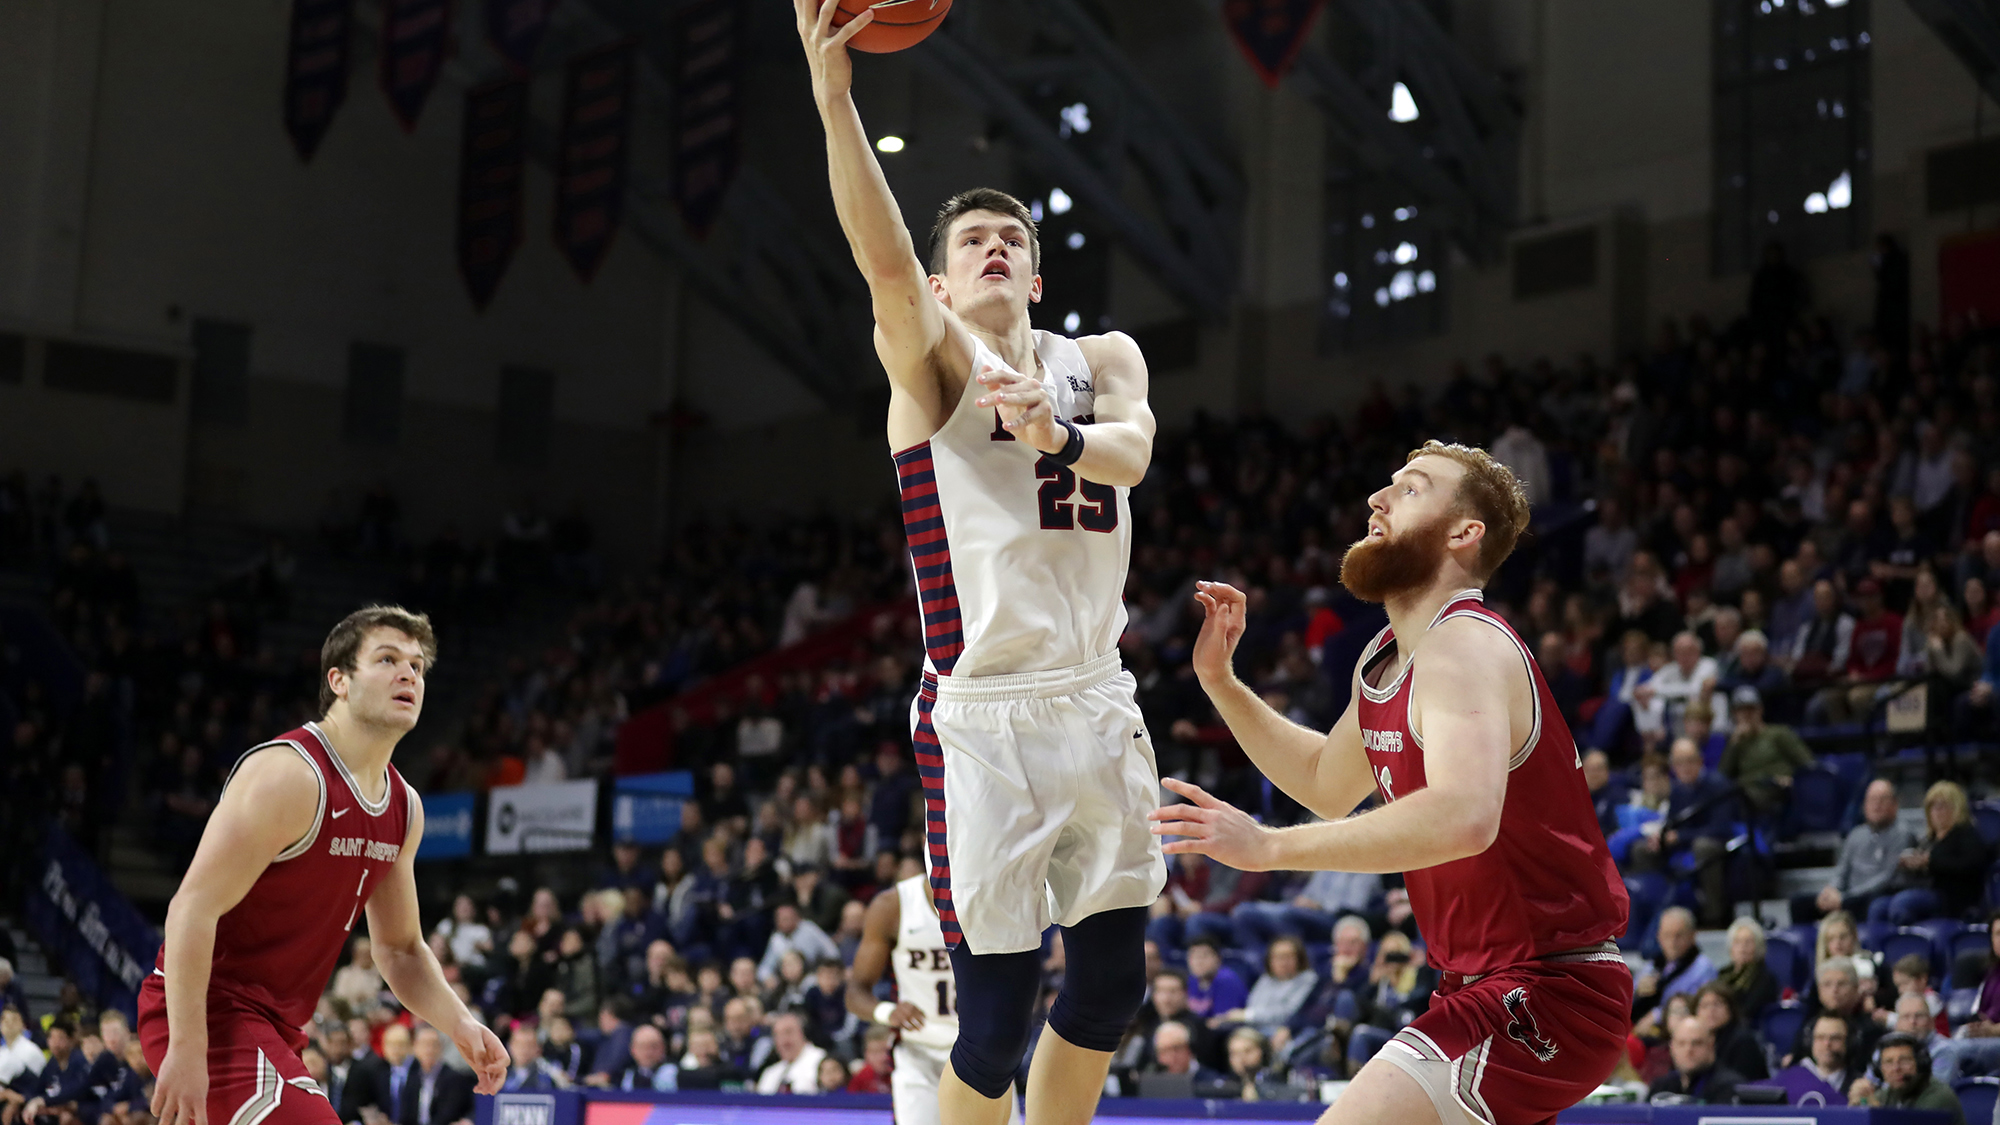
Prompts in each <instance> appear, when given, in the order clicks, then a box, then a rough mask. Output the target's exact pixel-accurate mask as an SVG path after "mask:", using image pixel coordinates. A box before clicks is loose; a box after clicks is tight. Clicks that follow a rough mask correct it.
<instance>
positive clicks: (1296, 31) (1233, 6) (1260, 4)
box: [1222, 0, 1326, 90]
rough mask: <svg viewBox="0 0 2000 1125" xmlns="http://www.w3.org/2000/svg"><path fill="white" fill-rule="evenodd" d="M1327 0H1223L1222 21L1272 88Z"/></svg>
mask: <svg viewBox="0 0 2000 1125" xmlns="http://www.w3.org/2000/svg"><path fill="white" fill-rule="evenodd" d="M1325 6H1326V0H1223V4H1222V22H1223V23H1225V24H1227V25H1229V34H1230V35H1231V36H1232V37H1233V38H1235V40H1236V45H1237V46H1238V47H1241V48H1243V54H1244V57H1246V58H1248V59H1249V60H1250V66H1251V68H1252V69H1254V70H1255V71H1256V72H1257V77H1259V78H1261V79H1263V80H1264V85H1266V86H1269V87H1271V88H1272V89H1274V90H1275V89H1277V88H1278V83H1279V82H1280V81H1282V80H1283V79H1284V77H1285V71H1287V70H1290V69H1291V66H1292V60H1293V59H1294V58H1296V57H1298V53H1299V48H1301V47H1304V46H1305V45H1306V34H1307V33H1308V32H1310V31H1311V30H1312V25H1313V20H1315V19H1317V18H1318V17H1319V10H1320V9H1321V8H1322V7H1325Z"/></svg>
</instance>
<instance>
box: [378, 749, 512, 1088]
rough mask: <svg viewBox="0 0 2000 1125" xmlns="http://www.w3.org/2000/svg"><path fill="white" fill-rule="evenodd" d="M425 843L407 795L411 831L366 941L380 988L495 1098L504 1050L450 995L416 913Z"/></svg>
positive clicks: (417, 803)
mask: <svg viewBox="0 0 2000 1125" xmlns="http://www.w3.org/2000/svg"><path fill="white" fill-rule="evenodd" d="M423 838H424V803H423V802H422V801H421V800H419V799H418V798H417V793H416V790H414V789H412V790H410V827H409V830H408V831H407V832H406V833H405V834H404V839H403V850H402V852H401V853H400V854H398V855H397V856H396V866H394V867H392V868H390V869H389V876H388V878H386V879H384V880H383V881H382V885H381V886H379V887H377V888H376V889H375V893H374V894H371V895H369V896H368V938H369V941H370V943H371V944H372V946H373V948H374V953H375V967H376V968H377V969H378V970H379V971H380V972H381V973H382V981H383V983H385V984H387V985H388V986H389V991H391V992H394V993H395V994H396V999H397V1000H398V1001H399V1002H401V1004H402V1005H403V1007H405V1008H408V1009H409V1010H410V1011H412V1012H414V1013H416V1015H417V1017H418V1018H419V1019H422V1020H423V1021H424V1022H425V1023H428V1024H430V1025H431V1026H432V1027H434V1028H437V1029H438V1030H439V1031H441V1032H444V1033H445V1034H448V1035H450V1036H451V1039H452V1042H453V1043H456V1044H457V1045H458V1049H459V1052H460V1053H461V1054H463V1055H464V1056H465V1061H466V1063H467V1065H469V1066H471V1067H472V1071H473V1074H475V1075H476V1076H477V1077H478V1080H479V1081H478V1085H477V1090H478V1092H479V1093H482V1094H493V1093H498V1092H499V1090H500V1084H501V1083H502V1082H505V1081H506V1080H507V1061H508V1060H507V1049H506V1048H505V1047H503V1046H501V1044H500V1037H499V1036H497V1035H495V1034H493V1032H492V1030H491V1029H489V1028H488V1027H487V1026H486V1025H485V1024H483V1023H480V1022H479V1020H478V1019H477V1018H476V1017H474V1016H473V1014H472V1013H471V1012H470V1011H468V1010H467V1009H466V1007H465V1003H464V1002H463V1001H461V1000H460V999H459V998H458V994H457V993H455V992H453V991H452V990H451V985H450V984H448V983H446V981H445V979H444V970H443V969H442V968H440V967H439V966H438V962H437V956H436V955H435V954H433V953H432V952H431V947H430V946H429V945H427V944H425V942H424V928H423V917H422V915H421V913H420V912H419V910H418V908H417V876H416V863H417V845H418V844H419V843H420V842H422V840H423Z"/></svg>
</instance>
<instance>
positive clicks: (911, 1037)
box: [889, 875, 958, 1050]
mask: <svg viewBox="0 0 2000 1125" xmlns="http://www.w3.org/2000/svg"><path fill="white" fill-rule="evenodd" d="M896 906H897V908H898V909H899V910H900V911H902V914H901V917H902V922H901V924H900V925H898V926H897V927H896V948H895V949H894V950H892V951H891V952H890V954H889V960H890V961H892V962H893V963H894V964H895V966H896V998H897V999H898V1000H907V1001H909V1002H910V1003H912V1004H915V1005H916V1006H917V1007H919V1008H922V1009H923V1012H924V1026H922V1027H920V1028H918V1029H917V1030H915V1031H905V1032H901V1033H900V1034H901V1036H902V1041H903V1042H905V1043H911V1044H915V1045H916V1046H919V1047H938V1048H942V1049H947V1050H948V1049H950V1047H951V1045H952V1044H953V1043H954V1042H956V1041H957V1039H958V993H957V992H956V991H955V990H954V989H953V986H952V979H951V954H950V952H949V951H948V950H946V949H945V944H944V930H943V929H942V928H941V927H940V926H939V925H938V916H937V912H936V911H935V910H932V909H931V885H930V879H929V878H927V877H926V876H923V875H912V876H910V877H909V878H907V879H904V880H902V881H900V882H898V883H897V884H896Z"/></svg>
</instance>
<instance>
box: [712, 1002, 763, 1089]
mask: <svg viewBox="0 0 2000 1125" xmlns="http://www.w3.org/2000/svg"><path fill="white" fill-rule="evenodd" d="M762 1014H763V1013H762V1012H761V1011H760V1010H759V1008H758V1006H757V1001H756V1000H755V999H753V998H751V997H746V996H737V997H734V998H732V999H731V1000H730V1001H729V1002H728V1003H727V1004H724V1005H723V1006H722V1033H721V1034H720V1035H718V1036H717V1037H716V1045H717V1047H718V1049H719V1050H720V1051H721V1052H722V1053H721V1059H722V1061H723V1062H724V1063H727V1064H728V1065H730V1066H733V1067H737V1068H739V1069H743V1070H749V1071H751V1072H753V1073H754V1072H755V1070H756V1064H757V1063H759V1062H762V1061H763V1058H762V1056H764V1055H765V1054H767V1053H769V1050H770V1045H769V1043H768V1042H766V1041H765V1039H764V1036H763V1030H762V1029H761V1028H759V1027H758V1026H757V1020H758V1017H759V1016H761V1015H762Z"/></svg>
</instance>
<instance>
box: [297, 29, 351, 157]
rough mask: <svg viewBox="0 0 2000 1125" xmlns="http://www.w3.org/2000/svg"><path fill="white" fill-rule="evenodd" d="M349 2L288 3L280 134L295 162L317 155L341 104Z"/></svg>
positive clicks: (344, 83) (345, 72) (344, 86)
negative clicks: (287, 48) (295, 152)
mask: <svg viewBox="0 0 2000 1125" xmlns="http://www.w3.org/2000/svg"><path fill="white" fill-rule="evenodd" d="M353 23H354V0H292V34H291V50H290V52H289V54H288V55H287V57H286V59H285V132H286V134H287V135H289V136H290V137H291V138H292V147H293V148H294V149H296V150H298V154H299V159H300V160H311V159H312V158H313V153H315V152H318V151H319V142H320V141H321V140H322V139H324V138H325V136H326V130H327V127H328V126H330V125H332V124H333V115H334V113H335V111H337V110H339V109H340V103H341V102H344V101H346V100H347V43H348V36H349V33H350V31H351V30H352V28H353Z"/></svg>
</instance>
